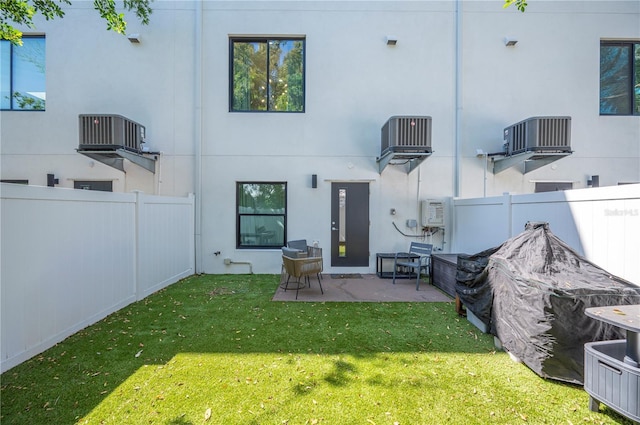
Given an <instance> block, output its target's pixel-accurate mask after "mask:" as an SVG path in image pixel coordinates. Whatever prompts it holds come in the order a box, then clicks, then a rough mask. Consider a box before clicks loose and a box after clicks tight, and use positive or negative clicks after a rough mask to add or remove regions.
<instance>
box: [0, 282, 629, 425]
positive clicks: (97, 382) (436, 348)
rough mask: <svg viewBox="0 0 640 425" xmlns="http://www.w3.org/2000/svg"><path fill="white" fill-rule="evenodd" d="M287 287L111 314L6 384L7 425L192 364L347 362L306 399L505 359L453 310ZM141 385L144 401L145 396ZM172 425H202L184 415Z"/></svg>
mask: <svg viewBox="0 0 640 425" xmlns="http://www.w3.org/2000/svg"><path fill="white" fill-rule="evenodd" d="M278 278H279V276H273V275H241V276H239V275H203V276H192V277H189V278H187V279H184V280H182V281H180V282H178V283H176V284H174V285H172V286H171V287H169V288H166V289H164V290H162V291H160V292H158V293H156V294H153V295H151V296H150V297H148V298H146V299H144V300H142V301H140V302H137V303H135V304H132V305H130V306H128V307H126V308H124V309H122V310H120V311H118V312H116V313H114V314H112V315H110V316H109V317H107V318H105V319H104V320H102V321H100V322H98V323H96V324H95V325H93V326H90V327H88V328H86V329H84V330H82V331H80V332H78V333H77V334H75V335H73V336H71V337H69V338H68V339H66V340H65V341H63V342H62V343H60V344H58V345H56V346H55V347H53V348H51V349H49V350H47V351H46V352H44V353H42V354H41V355H38V356H36V357H35V358H33V359H31V360H29V361H27V362H25V363H23V364H22V365H19V366H17V367H15V368H13V369H11V370H9V371H7V372H6V373H4V374H3V375H2V382H1V398H0V403H1V405H0V415H1V416H0V422H2V424H3V425H4V424H13V423H20V424H22V423H76V422H80V421H81V420H82V418H84V417H86V416H87V415H89V414H90V412H92V411H93V410H94V409H95V408H96V407H97V406H99V405H100V404H101V403H103V401H104V400H105V399H107V398H108V397H110V396H111V395H112V394H113V393H114V391H117V389H118V388H121V386H122V384H123V383H125V381H127V380H128V379H130V378H131V377H133V376H135V375H136V374H137V373H139V371H140V370H142V369H143V368H145V367H147V368H149V367H154V368H161V367H167V365H168V364H169V363H170V362H174V363H175V362H177V360H175V358H176V356H178V355H179V354H184V353H199V354H202V355H206V354H215V353H219V354H222V355H225V356H228V355H232V356H233V355H236V354H237V355H240V356H241V355H247V354H251V353H271V354H278V355H280V356H281V358H282V361H283V362H285V363H287V364H288V366H287V367H288V368H291V369H292V370H293V369H294V367H295V363H296V361H298V360H296V358H295V357H292V355H293V356H295V355H300V356H307V355H316V356H318V355H320V356H326V355H338V356H343V357H340V358H338V359H335V360H333V361H332V365H331V369H330V370H326V371H323V373H321V374H319V375H318V376H310V377H307V376H303V377H301V378H299V379H296V380H295V381H292V382H291V391H292V392H293V394H295V395H297V396H305V395H307V394H309V393H310V392H312V391H314V389H315V388H316V386H317V385H319V382H325V383H327V384H329V385H330V386H332V387H335V388H341V387H345V386H347V385H349V384H350V383H352V382H354V381H355V380H357V379H358V373H359V371H358V367H357V365H356V364H355V363H353V362H351V361H349V360H346V358H355V359H358V358H361V359H368V360H370V361H371V362H380V369H383V368H384V362H386V361H389V360H388V359H387V358H386V354H385V353H389V354H390V355H391V354H393V355H394V356H396V357H394V360H393V361H394V362H403V363H405V364H412V362H415V355H416V354H421V353H443V354H446V353H456V354H488V353H491V352H493V350H494V347H493V339H492V337H490V336H489V335H484V334H481V333H480V332H479V331H478V330H477V329H476V328H474V327H473V326H472V325H470V324H469V323H468V322H467V321H466V320H464V319H461V318H459V317H458V316H457V314H456V313H455V308H454V306H453V304H452V303H294V302H291V303H287V302H284V303H283V302H277V303H274V302H271V297H272V296H273V294H274V292H275V290H276V287H277V284H278ZM398 353H401V354H403V355H402V356H400V357H397V354H398ZM227 361H228V360H227ZM202 362H203V363H206V360H205V359H203V360H202ZM173 367H174V368H177V366H175V365H174V366H173ZM212 367H213V368H215V365H209V368H212ZM178 372H179V371H178V370H176V373H178ZM145 373H151V372H145ZM214 376H215V375H214ZM185 379H188V377H187V378H185ZM218 379H219V380H222V379H221V378H218ZM237 379H238V382H240V381H242V380H243V379H248V378H241V377H238V378H237ZM151 382H153V381H151ZM367 383H368V384H369V385H373V386H389V387H393V386H395V385H399V384H402V385H409V386H421V385H427V384H428V378H425V377H424V376H416V377H413V376H409V377H408V378H407V379H405V380H404V381H403V382H402V383H399V382H396V381H394V380H393V379H392V378H389V377H388V376H384V375H383V374H382V373H380V374H375V375H373V376H370V377H369V378H368V380H367ZM236 384H237V383H236V382H229V383H222V384H220V383H216V384H215V385H230V386H233V385H236ZM131 385H132V388H133V391H134V392H135V391H142V390H144V388H141V387H142V385H141V384H140V385H138V386H137V384H131ZM215 385H214V384H213V383H212V384H211V386H212V387H213V386H215ZM558 385H563V384H558ZM221 388H222V387H221ZM158 397H161V395H158ZM158 400H161V398H159V399H158ZM132 409H133V410H135V408H134V407H132ZM606 412H607V413H609V412H611V411H610V410H608V409H607V410H606ZM612 414H613V415H614V416H613V417H614V418H615V419H616V420H620V417H619V416H617V414H615V413H612ZM163 423H168V424H175V425H180V424H190V423H192V422H190V420H188V419H187V417H185V416H184V415H182V416H180V415H178V416H172V418H171V419H169V420H168V421H166V420H165V421H164V422H163Z"/></svg>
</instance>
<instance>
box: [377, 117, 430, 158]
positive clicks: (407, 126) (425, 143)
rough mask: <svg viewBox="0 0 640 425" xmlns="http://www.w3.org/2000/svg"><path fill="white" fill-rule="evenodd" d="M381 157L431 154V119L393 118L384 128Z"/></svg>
mask: <svg viewBox="0 0 640 425" xmlns="http://www.w3.org/2000/svg"><path fill="white" fill-rule="evenodd" d="M380 151H381V155H384V154H386V153H387V152H400V153H412V152H415V153H431V117H424V116H393V117H391V118H389V119H388V120H387V122H386V123H385V124H384V125H383V126H382V138H381V150H380Z"/></svg>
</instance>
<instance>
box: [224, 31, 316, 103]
mask: <svg viewBox="0 0 640 425" xmlns="http://www.w3.org/2000/svg"><path fill="white" fill-rule="evenodd" d="M229 41H230V48H229V50H230V52H231V61H230V68H231V69H230V76H229V85H230V87H229V110H230V111H232V112H250V111H253V112H255V111H268V112H304V44H305V41H304V39H301V38H290V39H266V38H265V39H254V38H252V39H249V38H232V39H230V40H229Z"/></svg>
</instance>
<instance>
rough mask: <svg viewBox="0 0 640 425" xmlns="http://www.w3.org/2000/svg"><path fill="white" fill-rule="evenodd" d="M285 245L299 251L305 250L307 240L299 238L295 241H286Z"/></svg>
mask: <svg viewBox="0 0 640 425" xmlns="http://www.w3.org/2000/svg"><path fill="white" fill-rule="evenodd" d="M287 247H289V248H292V249H297V250H299V251H305V252H306V251H307V240H306V239H300V240H296V241H289V242H287Z"/></svg>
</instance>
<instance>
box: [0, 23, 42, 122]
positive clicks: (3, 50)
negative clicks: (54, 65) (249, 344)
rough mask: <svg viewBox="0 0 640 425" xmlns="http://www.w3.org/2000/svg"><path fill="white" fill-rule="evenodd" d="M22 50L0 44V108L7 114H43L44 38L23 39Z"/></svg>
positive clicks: (11, 45) (1, 41)
mask: <svg viewBox="0 0 640 425" xmlns="http://www.w3.org/2000/svg"><path fill="white" fill-rule="evenodd" d="M22 43H23V44H22V46H15V45H13V44H11V43H10V42H9V41H7V40H0V61H1V66H0V69H1V70H2V71H1V72H0V106H1V108H2V109H9V110H44V108H45V102H46V89H45V38H44V36H23V38H22Z"/></svg>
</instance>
